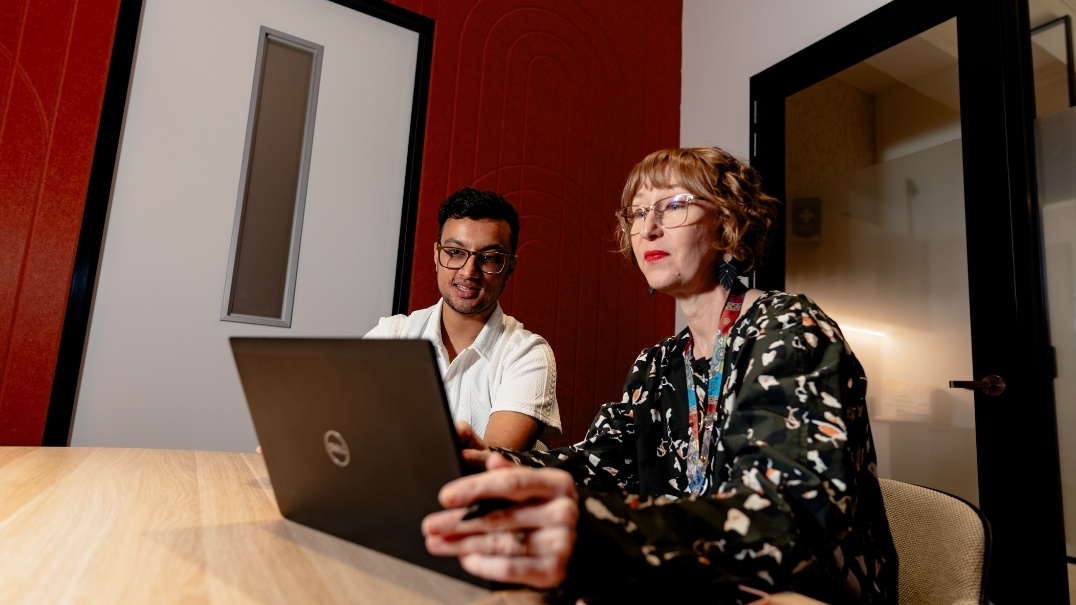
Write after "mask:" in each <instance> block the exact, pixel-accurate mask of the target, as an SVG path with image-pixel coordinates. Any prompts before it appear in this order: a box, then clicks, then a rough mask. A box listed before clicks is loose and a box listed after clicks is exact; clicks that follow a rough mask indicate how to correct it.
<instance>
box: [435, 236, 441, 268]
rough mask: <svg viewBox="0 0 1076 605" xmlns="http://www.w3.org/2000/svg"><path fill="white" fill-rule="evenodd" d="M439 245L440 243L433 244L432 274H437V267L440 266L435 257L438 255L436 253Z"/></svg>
mask: <svg viewBox="0 0 1076 605" xmlns="http://www.w3.org/2000/svg"><path fill="white" fill-rule="evenodd" d="M440 243H441V242H434V243H433V271H434V273H436V272H437V267H438V266H440V264H441V263H439V262H437V255H438V254H440V252H438V251H437V246H438V245H439V244H440Z"/></svg>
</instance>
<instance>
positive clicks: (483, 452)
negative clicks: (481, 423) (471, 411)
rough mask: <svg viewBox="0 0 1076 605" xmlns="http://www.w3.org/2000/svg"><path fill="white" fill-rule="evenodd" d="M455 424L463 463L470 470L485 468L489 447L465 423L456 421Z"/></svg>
mask: <svg viewBox="0 0 1076 605" xmlns="http://www.w3.org/2000/svg"><path fill="white" fill-rule="evenodd" d="M455 424H456V434H457V435H459V438H460V445H462V446H463V452H462V453H463V462H464V463H465V464H466V465H467V466H470V467H471V468H486V458H489V446H488V445H486V442H485V441H482V438H481V437H479V436H478V435H477V434H476V433H475V432H474V428H473V427H472V426H471V425H470V424H468V423H467V422H466V421H463V420H457V421H456V423H455Z"/></svg>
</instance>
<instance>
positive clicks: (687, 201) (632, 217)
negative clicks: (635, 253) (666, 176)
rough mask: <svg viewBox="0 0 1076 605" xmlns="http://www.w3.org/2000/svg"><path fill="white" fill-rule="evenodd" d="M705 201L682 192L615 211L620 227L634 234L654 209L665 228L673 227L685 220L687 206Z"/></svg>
mask: <svg viewBox="0 0 1076 605" xmlns="http://www.w3.org/2000/svg"><path fill="white" fill-rule="evenodd" d="M701 201H705V200H703V199H702V198H700V197H698V196H696V195H691V194H690V193H682V194H680V195H674V196H672V197H667V198H665V199H663V200H658V201H656V202H654V203H653V204H652V205H650V206H624V207H623V208H621V209H620V210H617V211H616V217H617V218H618V219H620V227H621V228H622V229H624V231H625V232H627V233H630V234H632V235H635V234H636V233H638V232H639V231H640V230H641V229H642V226H643V223H645V222H646V215H647V214H649V213H650V211H651V210H653V211H654V218H655V219H657V222H658V224H659V225H661V226H662V227H664V228H665V229H675V228H677V227H680V226H682V225H683V224H684V223H685V222H687V215H688V208H689V206H691V204H693V203H697V202H701Z"/></svg>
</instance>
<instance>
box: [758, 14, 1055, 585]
mask: <svg viewBox="0 0 1076 605" xmlns="http://www.w3.org/2000/svg"><path fill="white" fill-rule="evenodd" d="M1021 27H1022V28H1023V29H1021ZM999 31H1001V32H1003V35H1002V36H1000V37H999V36H998V32H999ZM1027 40H1028V27H1027V13H1026V5H1025V6H1023V7H1021V6H1020V4H1019V2H1017V1H1016V0H981V1H979V2H958V1H952V2H946V1H941V2H931V3H927V2H920V1H916V0H895V1H894V2H892V3H890V4H888V5H886V6H884V7H882V8H881V9H879V10H878V11H876V12H875V13H872V14H871V15H868V16H867V17H865V18H863V19H862V20H860V21H858V22H856V23H854V24H852V25H850V26H848V27H846V28H845V29H843V30H841V31H839V32H837V33H835V34H833V35H832V36H830V37H828V38H826V39H824V40H822V41H820V42H818V43H816V44H814V45H812V46H811V47H808V48H807V49H804V50H803V51H801V52H800V53H797V54H796V55H794V56H792V57H790V58H789V59H786V60H785V61H782V62H781V63H779V64H777V65H775V66H774V67H772V68H770V69H768V70H766V71H764V72H762V73H760V74H758V75H756V76H755V77H754V78H752V81H751V89H752V136H753V141H752V145H753V147H752V157H751V161H752V164H753V165H755V166H756V167H757V168H758V169H759V170H760V171H761V172H762V174H763V177H764V179H765V181H766V185H767V189H768V190H769V191H770V193H772V194H774V195H777V196H778V197H779V198H780V199H782V201H783V202H784V221H785V225H784V227H785V238H784V239H783V240H781V241H779V242H778V243H777V245H775V246H774V250H773V251H771V256H770V258H769V259H768V260H767V263H766V267H765V269H764V270H763V271H760V274H759V275H758V283H759V286H760V287H762V288H764V289H765V288H782V289H786V290H790V291H796V292H804V293H806V294H807V295H809V296H811V297H812V298H813V299H815V300H816V301H817V302H818V303H819V304H820V305H821V306H822V307H823V308H824V309H826V310H827V313H829V314H830V315H831V316H833V317H834V319H836V320H837V321H838V322H839V323H840V325H841V327H842V329H843V331H844V333H845V335H846V337H847V338H848V340H849V342H850V344H851V345H852V347H853V349H854V350H855V351H856V355H857V356H858V357H859V358H860V360H861V361H862V363H863V365H864V368H865V369H866V371H867V376H868V380H869V381H870V387H869V388H868V400H867V403H868V409H869V413H870V417H871V425H872V428H873V430H874V436H875V445H876V446H877V449H878V457H879V474H880V475H881V476H883V477H888V478H892V479H897V480H900V481H905V482H908V483H914V484H918V485H924V486H928V487H932V488H935V489H939V490H942V491H945V492H949V493H952V494H954V495H957V496H959V497H961V498H964V499H965V500H968V501H970V502H972V503H973V504H976V505H977V506H979V507H980V508H981V509H982V510H983V512H984V514H985V515H986V516H987V518H988V519H989V520H990V522H991V526H992V530H993V544H992V552H991V558H992V565H991V570H990V573H989V575H988V581H989V594H990V598H991V600H992V601H993V602H995V603H999V604H1003V603H1020V602H1023V600H1022V599H1023V598H1024V597H1026V596H1027V595H1026V592H1024V590H1025V589H1024V588H1023V587H1025V586H1026V585H1027V582H1028V581H1029V579H1031V578H1034V579H1035V580H1034V581H1035V586H1036V593H1037V596H1040V597H1041V598H1042V599H1043V601H1044V602H1061V601H1062V600H1067V579H1066V575H1065V574H1066V569H1065V552H1064V542H1063V539H1062V532H1063V529H1062V520H1061V519H1062V517H1061V498H1060V492H1059V475H1058V466H1057V447H1058V446H1057V433H1056V425H1055V422H1054V413H1053V391H1052V386H1051V380H1052V378H1053V375H1052V357H1051V355H1050V349H1049V337H1048V333H1047V329H1046V322H1045V314H1044V305H1043V299H1042V284H1041V281H1040V280H1039V277H1038V275H1039V274H1038V266H1039V265H1038V263H1039V254H1038V239H1037V232H1036V231H1035V229H1036V227H1037V223H1036V221H1035V218H1034V216H1033V213H1032V207H1031V206H1030V205H1029V204H1028V200H1029V199H1030V195H1031V192H1032V191H1033V175H1032V174H1031V171H1030V170H1029V161H1028V160H1029V158H1030V157H1031V156H1030V153H1031V151H1030V150H1031V147H1030V146H1031V144H1032V137H1031V124H1032V123H1031V113H1030V112H1031V110H1032V106H1031V104H1030V99H1031V96H1030V94H1028V93H1029V88H1028V89H1025V88H1024V86H1025V84H1026V85H1028V86H1029V85H1030V64H1031V61H1030V49H1029V48H1028V44H1027ZM954 383H965V385H966V386H971V387H972V388H970V389H969V388H959V384H954ZM966 383H973V384H971V385H967V384H966ZM976 383H978V384H976ZM1000 383H1004V386H1003V387H1002V386H1001V385H1000ZM954 387H957V388H954ZM1031 518H1033V519H1034V522H1033V523H1032V524H1029V520H1030V519H1031ZM939 539H940V540H944V536H939Z"/></svg>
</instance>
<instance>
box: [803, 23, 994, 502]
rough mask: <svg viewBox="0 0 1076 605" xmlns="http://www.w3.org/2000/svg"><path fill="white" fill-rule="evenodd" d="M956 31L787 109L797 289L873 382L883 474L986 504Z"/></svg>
mask: <svg viewBox="0 0 1076 605" xmlns="http://www.w3.org/2000/svg"><path fill="white" fill-rule="evenodd" d="M956 36H957V31H956V24H955V21H952V20H950V21H948V22H946V23H942V24H941V25H939V26H937V27H935V28H932V29H931V30H929V31H926V32H924V33H923V34H921V35H919V36H916V37H914V38H911V39H909V40H906V41H904V42H902V43H900V44H898V45H896V46H894V47H892V48H889V49H887V50H885V51H883V52H881V53H879V54H877V55H875V56H873V57H871V58H870V59H867V60H866V61H863V62H861V63H859V64H857V65H855V66H853V67H851V68H849V69H847V70H845V71H843V72H841V73H838V74H836V75H834V76H833V77H831V78H828V79H826V80H823V81H821V82H819V83H817V84H815V85H813V86H811V87H809V88H807V89H805V90H803V91H800V92H798V93H796V94H795V95H792V96H790V97H789V98H788V99H787V100H786V103H785V124H786V132H785V145H786V147H785V153H786V161H785V187H786V196H785V198H786V199H785V201H786V203H787V207H786V212H787V214H786V217H787V223H788V232H787V234H786V259H785V262H786V274H785V287H786V289H788V290H790V291H793V292H803V293H805V294H807V295H808V296H810V297H811V298H813V299H814V300H815V301H816V302H818V303H819V304H820V305H821V306H822V308H824V309H825V310H826V311H827V313H829V314H830V315H831V316H832V317H833V318H834V319H835V320H836V321H837V322H838V323H839V324H840V326H841V328H842V330H843V331H844V334H845V336H846V337H847V339H848V341H849V343H850V344H851V345H852V348H853V349H854V350H855V353H856V356H857V357H858V358H859V360H860V361H861V362H862V363H863V367H864V369H865V370H866V373H867V380H868V383H869V384H868V389H867V407H868V411H869V413H870V417H871V426H872V428H873V430H874V441H875V445H876V446H877V449H878V452H877V453H878V470H879V474H880V475H881V476H883V477H888V478H892V479H897V480H900V481H906V482H909V483H916V484H919V485H925V486H929V487H933V488H936V489H940V490H943V491H946V492H949V493H952V494H955V495H957V496H960V497H962V498H964V499H966V500H969V501H971V502H974V503H978V501H979V496H978V476H977V472H978V471H977V465H976V450H975V411H974V392H973V391H967V390H959V389H950V388H949V381H951V380H976V379H977V377H973V375H972V359H971V318H970V313H969V304H968V258H967V238H966V236H965V221H964V184H963V176H962V174H963V173H962V170H963V162H962V157H961V132H960V94H959V85H958V77H957V56H956V49H957V44H956Z"/></svg>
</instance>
